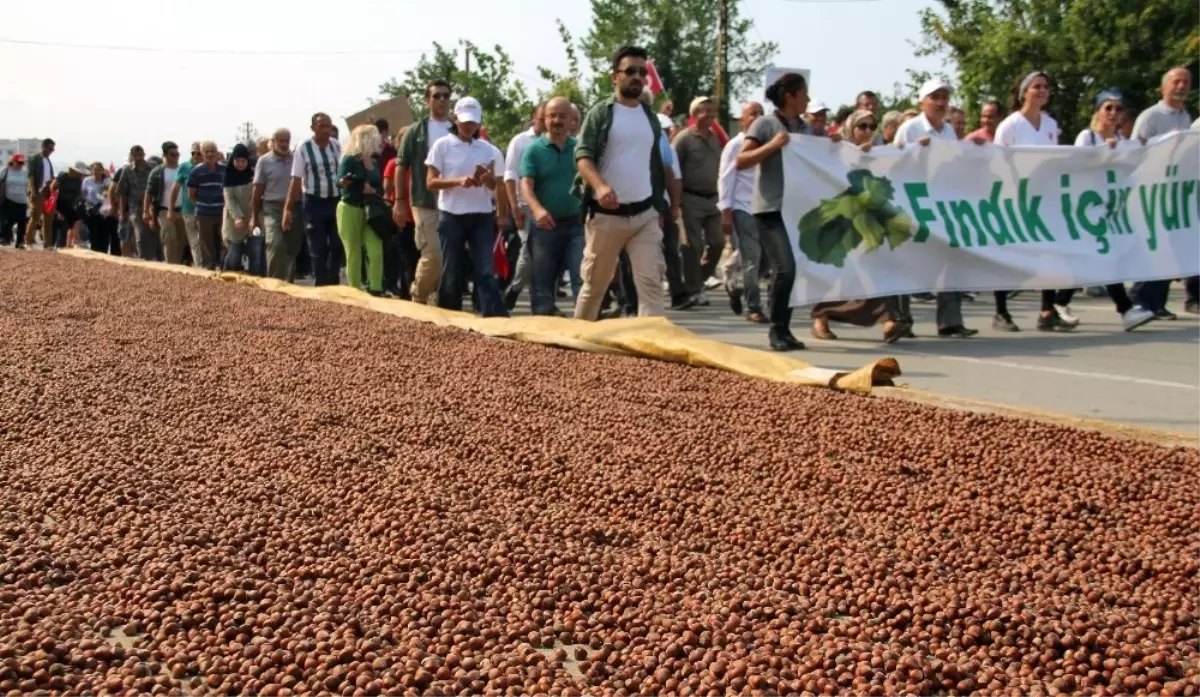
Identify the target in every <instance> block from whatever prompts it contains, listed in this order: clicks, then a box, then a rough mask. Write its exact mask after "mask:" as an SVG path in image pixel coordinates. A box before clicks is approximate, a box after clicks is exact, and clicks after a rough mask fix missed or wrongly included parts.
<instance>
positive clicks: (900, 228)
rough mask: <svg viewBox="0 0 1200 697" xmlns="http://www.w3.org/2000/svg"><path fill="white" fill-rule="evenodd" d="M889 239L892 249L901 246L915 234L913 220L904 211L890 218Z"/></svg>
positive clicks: (888, 224)
mask: <svg viewBox="0 0 1200 697" xmlns="http://www.w3.org/2000/svg"><path fill="white" fill-rule="evenodd" d="M885 227H886V228H887V241H888V247H889V248H890V249H895V248H896V247H899V246H900V245H901V244H903V243H904V242H907V241H908V240H909V239H910V238H911V237H912V236H913V221H912V218H910V217H908V216H907V215H905V214H904V213H897V214H896V215H893V216H892V217H890V218H888V221H887V225H886V226H885Z"/></svg>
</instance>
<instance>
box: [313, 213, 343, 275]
mask: <svg viewBox="0 0 1200 697" xmlns="http://www.w3.org/2000/svg"><path fill="white" fill-rule="evenodd" d="M337 204H338V199H336V198H317V197H316V196H305V197H304V236H305V237H306V238H308V253H309V254H310V255H311V256H312V274H313V285H317V286H336V285H337V284H338V282H339V281H340V280H341V270H342V240H341V239H340V238H338V232H337Z"/></svg>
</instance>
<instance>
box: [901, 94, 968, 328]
mask: <svg viewBox="0 0 1200 697" xmlns="http://www.w3.org/2000/svg"><path fill="white" fill-rule="evenodd" d="M952 92H953V88H951V87H950V85H949V84H947V83H946V82H944V81H942V80H940V79H938V78H933V79H931V80H926V81H925V84H923V85H921V89H920V90H919V91H918V92H917V96H918V98H919V106H920V109H921V113H920V114H919V115H917V116H915V117H913V118H911V119H909V120H908V121H905V122H904V123H903V124H901V125H900V128H898V129H896V140H895V145H896V146H897V147H900V148H904V147H909V146H911V145H913V144H914V143H915V144H919V145H921V146H927V145H929V144H930V142H932V141H933V140H934V139H937V140H945V141H950V142H955V143H957V142H958V134H957V133H955V132H954V127H953V126H951V125H950V123H949V122H948V121H947V120H946V116H947V114H948V112H949V110H950V94H951V93H952ZM887 303H888V312H890V313H891V316H892V317H893V318H894V319H895V320H896V321H897V322H898V323H899V325H900V335H901V336H905V337H911V336H912V315H911V314H910V313H909V312H908V308H907V298H906V297H904V296H897V295H894V296H891V297H889V298H888V299H887ZM937 327H938V336H941V337H957V338H961V339H965V338H969V337H972V336H975V335H976V334H978V333H979V330H978V329H967V328H966V327H965V326H963V316H962V294H961V293H957V292H953V293H938V294H937Z"/></svg>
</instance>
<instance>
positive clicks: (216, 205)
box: [188, 162, 225, 215]
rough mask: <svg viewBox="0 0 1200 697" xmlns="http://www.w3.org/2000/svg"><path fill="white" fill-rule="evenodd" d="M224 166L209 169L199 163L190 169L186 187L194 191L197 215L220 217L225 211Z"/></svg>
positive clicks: (219, 164) (218, 165) (219, 165)
mask: <svg viewBox="0 0 1200 697" xmlns="http://www.w3.org/2000/svg"><path fill="white" fill-rule="evenodd" d="M224 186H225V165H223V164H221V163H219V162H218V163H217V165H216V166H215V167H209V166H208V165H207V164H205V163H203V162H201V163H200V164H198V165H196V166H194V167H192V171H191V173H190V174H189V175H188V187H189V188H191V189H195V190H196V214H197V215H221V214H222V213H223V212H224V211H225V192H224V191H223V189H224Z"/></svg>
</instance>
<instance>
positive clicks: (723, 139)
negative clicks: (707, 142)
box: [688, 116, 729, 147]
mask: <svg viewBox="0 0 1200 697" xmlns="http://www.w3.org/2000/svg"><path fill="white" fill-rule="evenodd" d="M688 125H689V126H695V125H696V117H695V116H689V117H688ZM709 128H711V129H713V133H716V134H717V142H718V143H720V144H721V147H725V144H726V143H728V142H729V134H728V133H726V132H725V129H724V128H721V124H719V123H717V122H716V121H713V122H712V126H710V127H709Z"/></svg>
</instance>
